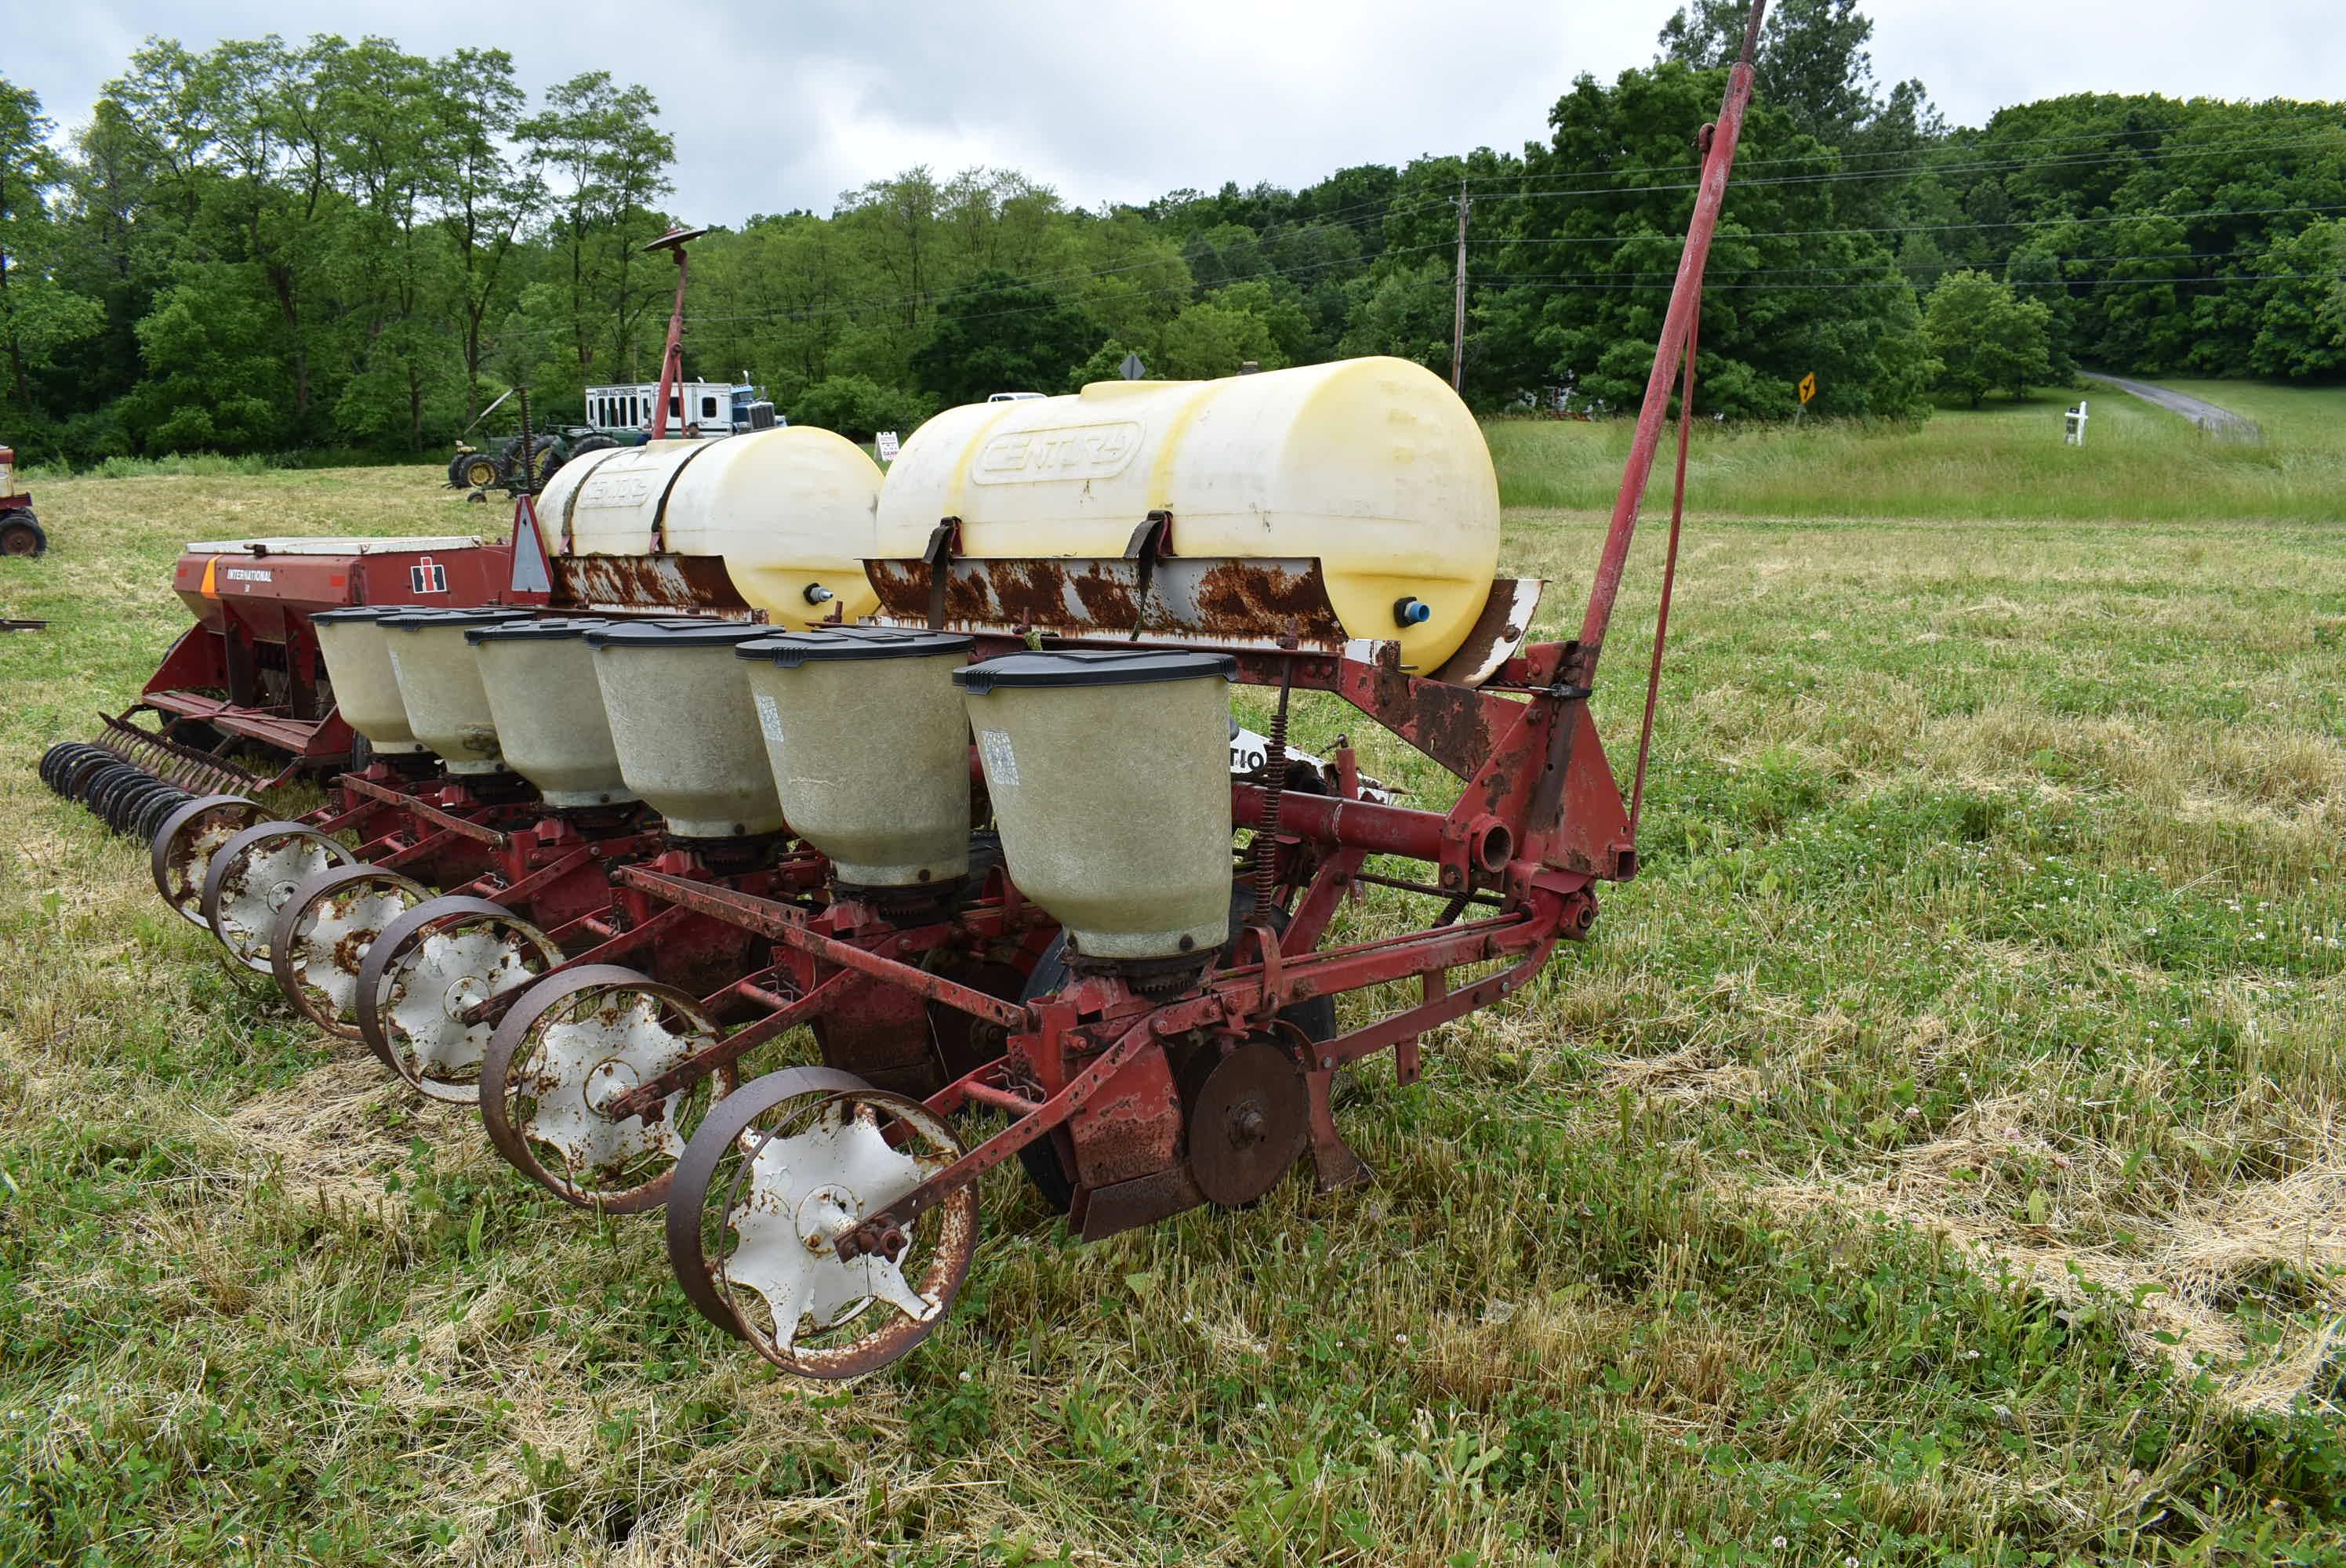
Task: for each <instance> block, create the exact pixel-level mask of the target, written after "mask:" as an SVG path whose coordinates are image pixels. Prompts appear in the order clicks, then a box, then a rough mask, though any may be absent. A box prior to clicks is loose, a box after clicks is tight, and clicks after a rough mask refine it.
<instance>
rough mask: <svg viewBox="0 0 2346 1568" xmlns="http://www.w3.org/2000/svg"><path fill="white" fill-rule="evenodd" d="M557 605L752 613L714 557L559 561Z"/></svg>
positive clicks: (612, 557)
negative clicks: (748, 611)
mask: <svg viewBox="0 0 2346 1568" xmlns="http://www.w3.org/2000/svg"><path fill="white" fill-rule="evenodd" d="M554 587H555V593H554V597H555V602H556V603H557V604H565V605H573V606H597V607H607V608H615V609H646V610H713V611H717V612H719V613H722V612H727V611H737V610H747V609H748V608H749V607H750V606H749V604H748V602H747V601H746V600H744V599H743V598H742V597H741V596H740V594H739V591H737V590H736V589H735V588H734V586H733V579H732V577H731V575H729V574H728V573H727V572H726V570H725V563H724V562H723V561H722V560H721V559H719V558H718V557H717V556H714V555H559V556H556V558H555V561H554Z"/></svg>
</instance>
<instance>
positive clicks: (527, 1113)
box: [481, 963, 737, 1214]
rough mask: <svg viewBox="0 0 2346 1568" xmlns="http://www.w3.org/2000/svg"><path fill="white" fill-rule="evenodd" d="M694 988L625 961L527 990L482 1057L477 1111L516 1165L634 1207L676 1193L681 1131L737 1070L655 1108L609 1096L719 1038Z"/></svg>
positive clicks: (581, 1196)
mask: <svg viewBox="0 0 2346 1568" xmlns="http://www.w3.org/2000/svg"><path fill="white" fill-rule="evenodd" d="M718 1038H719V1030H718V1027H717V1023H716V1021H715V1020H714V1019H712V1018H710V1017H709V1014H708V1013H705V1012H703V1011H702V1010H701V1007H700V1004H699V1003H698V1002H697V1001H695V1000H694V999H693V997H692V996H691V995H690V993H687V992H683V991H679V990H678V989H677V988H676V987H675V986H672V985H662V984H660V983H658V981H655V980H653V979H651V978H650V977H648V976H647V975H644V974H639V973H637V972H636V971H634V970H632V969H627V968H623V967H621V966H620V965H618V964H611V963H593V964H587V965H585V966H584V967H581V968H578V969H573V970H566V971H565V972H562V973H560V974H556V975H549V976H548V977H546V979H544V980H541V981H539V982H538V983H536V984H535V985H533V986H531V987H530V988H529V989H528V990H527V991H526V992H524V993H522V996H521V998H520V1000H519V1001H517V1002H515V1003H514V1005H513V1010H512V1011H511V1012H509V1013H506V1014H505V1018H504V1020H503V1021H502V1022H500V1023H498V1025H497V1027H496V1030H495V1033H493V1034H492V1035H491V1036H490V1037H489V1044H488V1049H487V1051H486V1052H485V1053H484V1055H483V1056H482V1059H481V1120H482V1122H483V1124H484V1125H485V1126H486V1127H487V1129H488V1134H489V1141H490V1142H491V1143H492V1144H494V1145H496V1149H497V1152H498V1153H499V1154H501V1155H503V1156H505V1158H506V1159H507V1160H509V1161H510V1162H512V1164H513V1166H514V1167H515V1169H517V1170H519V1171H520V1172H521V1173H522V1174H523V1175H525V1176H528V1177H530V1179H532V1180H533V1181H535V1182H536V1183H537V1184H538V1185H539V1186H543V1187H545V1188H546V1190H547V1191H548V1192H551V1193H553V1194H554V1195H555V1196H556V1197H559V1198H561V1199H562V1200H563V1201H564V1202H566V1203H574V1204H576V1205H577V1206H578V1207H581V1208H593V1209H602V1210H607V1211H608V1212H610V1213H613V1214H635V1213H639V1212H641V1211H642V1210H644V1209H648V1208H653V1207H658V1205H659V1203H660V1202H661V1201H662V1200H663V1199H665V1198H666V1197H667V1196H668V1184H669V1181H670V1178H671V1177H673V1176H674V1175H675V1173H676V1162H677V1161H678V1159H679V1158H680V1157H682V1156H683V1154H684V1147H685V1140H686V1138H687V1137H688V1136H689V1135H690V1134H691V1132H692V1130H693V1129H694V1128H695V1127H698V1126H699V1125H700V1123H701V1121H702V1119H703V1118H704V1116H705V1115H707V1113H708V1110H709V1106H710V1105H712V1104H713V1103H716V1102H718V1101H720V1100H721V1099H722V1098H723V1096H724V1095H727V1094H728V1093H729V1092H730V1091H731V1090H732V1088H733V1086H734V1084H735V1083H736V1081H737V1080H736V1075H735V1073H734V1071H733V1069H732V1068H731V1067H726V1068H723V1069H721V1070H720V1071H719V1072H718V1073H716V1074H712V1075H710V1076H709V1077H705V1078H703V1079H701V1080H700V1081H699V1082H698V1083H695V1084H687V1085H686V1086H684V1087H683V1088H680V1089H678V1090H676V1091H675V1092H674V1093H672V1094H670V1095H667V1096H666V1097H665V1098H664V1099H663V1100H662V1102H661V1110H660V1114H659V1115H657V1116H654V1117H648V1118H647V1117H644V1116H618V1115H613V1114H612V1113H611V1111H610V1110H609V1108H608V1107H609V1105H610V1104H611V1102H612V1101H613V1100H614V1099H615V1098H617V1096H618V1095H624V1094H626V1093H627V1091H629V1090H630V1089H634V1088H636V1087H637V1086H638V1085H640V1084H645V1083H648V1082H649V1081H650V1080H651V1079H653V1078H656V1077H658V1075H659V1074H663V1073H666V1072H668V1070H669V1069H670V1068H673V1067H675V1066H677V1065H678V1064H680V1063H682V1062H683V1061H685V1060H686V1058H688V1057H689V1056H691V1055H693V1054H696V1053H698V1052H700V1051H704V1050H706V1049H708V1048H709V1046H711V1045H714V1044H717V1041H718Z"/></svg>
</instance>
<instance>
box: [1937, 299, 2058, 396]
mask: <svg viewBox="0 0 2346 1568" xmlns="http://www.w3.org/2000/svg"><path fill="white" fill-rule="evenodd" d="M2051 325H2052V312H2051V311H2048V310H2046V309H2045V302H2044V301H2043V300H2022V299H2019V298H2017V297H2016V296H2015V294H2014V293H2013V291H2012V289H2011V286H2010V285H2008V284H2004V283H1999V282H1997V281H1996V280H1994V279H1993V278H1991V277H1989V276H1988V275H1987V274H1986V273H1984V272H1974V271H1963V272H1957V273H1955V274H1954V275H1953V276H1952V277H1950V278H1948V279H1946V280H1943V282H1941V283H1940V285H1939V286H1938V287H1937V288H1935V289H1933V290H1931V300H1930V304H1929V305H1928V307H1927V308H1926V309H1925V310H1924V311H1923V341H1924V342H1926V343H1927V344H1929V345H1930V350H1931V353H1932V355H1933V357H1934V358H1936V359H1937V360H1938V361H1939V373H1938V377H1937V381H1938V385H1939V386H1940V388H1941V389H1942V390H1943V391H1947V392H1958V393H1961V394H1962V395H1963V396H1964V397H1965V398H1968V399H1969V400H1970V401H1971V406H1972V407H1974V408H1977V407H1979V405H1980V400H1981V399H1982V398H1984V397H1985V396H1986V395H1987V394H1988V393H1989V392H1994V391H2003V392H2010V393H2011V394H2012V395H2013V396H2014V397H2015V398H2023V397H2025V396H2027V395H2028V389H2029V388H2030V387H2031V386H2041V385H2043V384H2044V383H2045V382H2046V381H2047V380H2049V379H2050V378H2051V376H2052V374H2053V354H2052V346H2051Z"/></svg>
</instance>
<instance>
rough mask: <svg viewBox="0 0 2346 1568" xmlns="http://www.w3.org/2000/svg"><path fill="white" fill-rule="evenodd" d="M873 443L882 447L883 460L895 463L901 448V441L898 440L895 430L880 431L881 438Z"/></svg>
mask: <svg viewBox="0 0 2346 1568" xmlns="http://www.w3.org/2000/svg"><path fill="white" fill-rule="evenodd" d="M872 444H873V445H875V446H877V447H878V448H879V449H880V461H881V462H882V463H893V462H895V461H896V453H897V451H898V449H899V443H898V442H897V440H896V433H895V432H894V431H892V430H883V431H882V432H881V433H880V439H879V440H878V441H876V442H874V443H872Z"/></svg>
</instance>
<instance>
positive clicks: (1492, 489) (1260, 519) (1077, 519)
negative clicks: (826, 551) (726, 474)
mask: <svg viewBox="0 0 2346 1568" xmlns="http://www.w3.org/2000/svg"><path fill="white" fill-rule="evenodd" d="M1152 512H1165V513H1169V514H1171V516H1172V519H1173V526H1172V543H1173V549H1172V553H1173V554H1174V555H1179V556H1270V557H1287V558H1316V559H1317V560H1318V561H1319V562H1320V563H1321V575H1322V576H1323V578H1324V580H1325V582H1326V584H1327V591H1328V596H1329V600H1330V603H1331V606H1332V607H1333V608H1334V610H1335V612H1336V615H1337V616H1338V618H1339V619H1340V620H1341V621H1342V623H1343V626H1344V630H1345V633H1346V635H1347V636H1354V637H1368V638H1375V639H1381V640H1397V641H1399V642H1400V644H1401V645H1402V659H1403V664H1404V665H1406V666H1408V667H1410V668H1412V669H1415V670H1420V671H1430V670H1432V669H1433V667H1435V666H1437V665H1439V664H1440V663H1441V662H1442V661H1443V659H1444V658H1446V657H1449V656H1450V654H1451V653H1452V652H1453V651H1454V650H1455V649H1456V648H1457V647H1458V645H1459V644H1460V643H1461V642H1463V641H1464V640H1465V636H1466V634H1467V632H1468V631H1469V630H1470V629H1471V628H1472V627H1473V626H1474V617H1475V616H1477V615H1479V614H1480V613H1481V612H1482V609H1483V604H1484V600H1485V599H1486V598H1488V597H1489V596H1490V591H1491V575H1492V572H1493V570H1494V568H1495V567H1496V566H1497V565H1498V561H1499V484H1498V478H1497V475H1496V474H1495V473H1493V471H1492V468H1491V453H1490V449H1489V448H1488V447H1487V446H1486V445H1484V441H1483V433H1482V431H1481V429H1480V428H1479V427H1478V426H1476V424H1475V423H1474V415H1472V414H1471V413H1469V412H1467V410H1466V405H1465V404H1464V403H1463V402H1460V401H1459V399H1458V395H1457V394H1456V393H1455V392H1452V391H1451V390H1450V387H1449V384H1448V383H1447V382H1443V380H1442V379H1441V378H1440V377H1439V376H1436V375H1434V374H1433V373H1432V372H1429V371H1427V370H1425V369H1424V368H1423V367H1422V366H1419V365H1415V364H1412V363H1411V362H1409V361H1406V360H1398V359H1388V358H1375V359H1360V360H1340V361H1336V362H1334V363H1332V364H1324V365H1307V366H1302V367H1300V368H1298V369H1295V370H1287V371H1270V372H1264V373H1262V374H1260V375H1246V376H1230V377H1228V378H1225V379H1223V380H1220V381H1209V382H1095V383H1093V384H1092V385H1090V386H1087V387H1086V388H1084V390H1083V391H1082V392H1078V393H1076V394H1074V395H1072V396H1067V397H1054V398H1035V399H1027V400H1025V401H1021V402H999V403H977V404H972V405H970V406H968V407H965V408H954V409H947V410H946V411H945V412H943V413H941V414H939V415H937V416H936V417H935V418H934V419H933V420H930V421H929V422H928V423H926V424H923V426H921V428H920V429H919V430H917V431H915V432H913V436H912V439H911V440H909V441H907V442H906V443H904V448H903V452H902V453H900V454H899V455H898V457H897V459H896V461H895V463H893V464H892V465H891V466H890V468H889V470H888V483H887V484H886V485H885V486H884V487H883V488H882V491H881V494H880V512H879V529H878V542H877V545H876V548H875V551H874V554H875V555H876V556H877V557H879V558H882V559H908V558H912V557H916V556H918V555H921V554H922V553H923V551H924V549H925V548H926V546H927V544H928V540H929V535H930V532H931V530H932V529H933V528H934V527H935V526H936V524H938V523H939V522H940V521H941V520H942V519H943V518H946V517H958V518H960V519H961V524H962V526H961V548H962V554H963V555H968V556H977V557H997V558H1010V559H1020V558H1034V557H1054V556H1056V557H1067V556H1076V557H1099V556H1118V555H1123V554H1124V553H1125V551H1126V548H1127V544H1128V542H1129V541H1130V539H1131V537H1132V535H1133V531H1134V530H1135V529H1136V528H1137V527H1138V526H1140V525H1141V524H1143V523H1144V522H1146V521H1147V519H1148V514H1150V513H1152Z"/></svg>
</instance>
